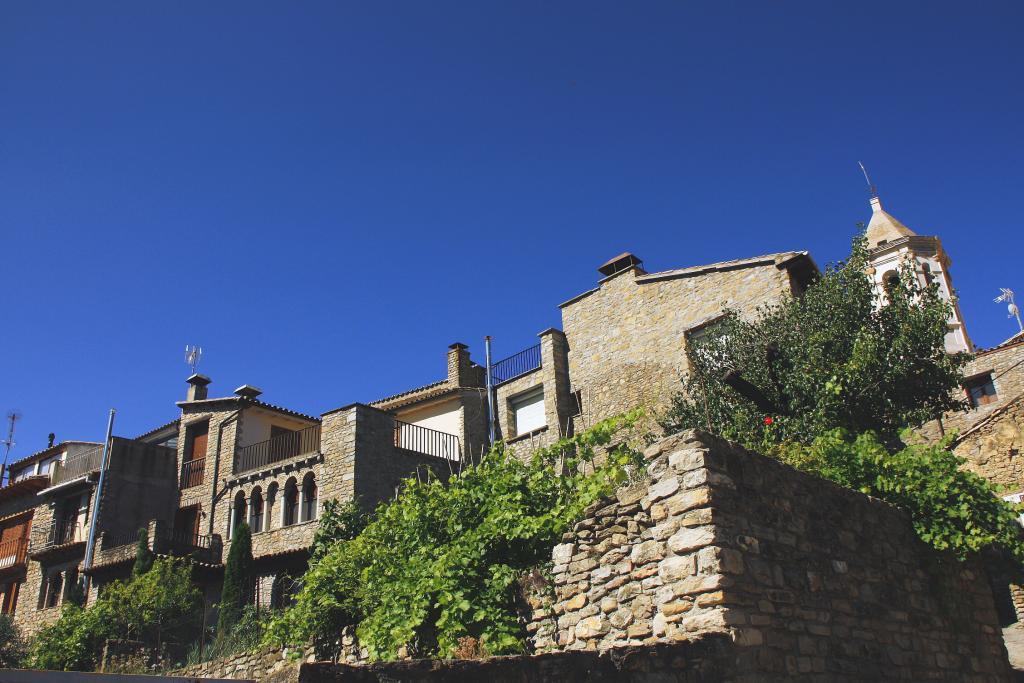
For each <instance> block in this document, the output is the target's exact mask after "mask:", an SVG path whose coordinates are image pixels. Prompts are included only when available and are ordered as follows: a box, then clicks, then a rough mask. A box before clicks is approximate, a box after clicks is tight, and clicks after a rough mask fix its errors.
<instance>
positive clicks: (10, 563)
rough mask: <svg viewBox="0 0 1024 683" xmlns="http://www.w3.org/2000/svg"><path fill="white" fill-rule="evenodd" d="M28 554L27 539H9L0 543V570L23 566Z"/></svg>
mask: <svg viewBox="0 0 1024 683" xmlns="http://www.w3.org/2000/svg"><path fill="white" fill-rule="evenodd" d="M27 553H28V539H27V538H9V539H7V540H6V541H3V542H2V543H0V569H7V568H8V567H14V566H16V565H20V564H25V555H26V554H27Z"/></svg>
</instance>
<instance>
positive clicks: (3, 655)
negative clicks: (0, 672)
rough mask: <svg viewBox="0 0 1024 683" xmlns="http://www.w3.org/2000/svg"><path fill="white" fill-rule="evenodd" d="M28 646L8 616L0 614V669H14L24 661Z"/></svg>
mask: <svg viewBox="0 0 1024 683" xmlns="http://www.w3.org/2000/svg"><path fill="white" fill-rule="evenodd" d="M27 654H28V646H27V645H26V643H25V639H24V638H23V637H22V635H21V631H19V630H18V627H17V626H15V625H14V619H12V618H11V615H10V614H0V669H16V668H18V667H20V666H21V665H22V663H23V662H24V661H25V657H26V655H27Z"/></svg>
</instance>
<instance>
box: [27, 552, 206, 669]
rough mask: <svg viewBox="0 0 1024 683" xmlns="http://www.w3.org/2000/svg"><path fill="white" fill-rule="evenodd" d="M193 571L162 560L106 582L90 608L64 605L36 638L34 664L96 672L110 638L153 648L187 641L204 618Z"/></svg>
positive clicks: (33, 665) (34, 642)
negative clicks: (135, 573)
mask: <svg viewBox="0 0 1024 683" xmlns="http://www.w3.org/2000/svg"><path fill="white" fill-rule="evenodd" d="M191 574H192V572H191V569H190V567H189V566H188V565H187V564H186V563H184V562H181V561H176V560H173V559H158V560H156V561H154V563H153V567H152V568H151V569H150V571H148V572H146V573H145V574H142V575H140V576H134V577H132V579H131V580H129V581H115V582H113V583H111V584H109V585H108V586H105V587H104V589H103V590H102V591H101V595H100V597H99V599H98V600H96V602H95V603H93V604H92V605H90V606H89V607H87V608H82V607H79V606H77V605H73V604H65V606H64V607H63V609H62V610H61V614H60V617H59V618H58V619H57V621H55V622H54V623H52V624H50V625H48V626H45V627H43V628H42V629H41V630H40V631H39V632H38V633H37V634H36V636H35V638H34V639H33V641H32V650H31V655H30V658H29V662H30V664H31V666H32V667H33V668H37V669H54V670H65V671H93V670H94V669H95V668H96V666H97V663H98V659H99V656H100V654H101V652H102V650H103V644H104V642H105V641H106V640H107V639H115V640H134V641H139V642H141V643H143V644H144V645H145V646H146V647H148V648H150V649H151V650H152V651H154V652H164V651H165V650H166V649H167V648H168V646H172V645H174V646H182V645H184V644H185V643H187V642H188V640H189V639H190V638H191V635H192V634H193V633H194V632H195V631H196V628H197V626H198V624H197V620H198V619H199V618H200V610H199V607H200V604H201V601H200V595H199V591H198V590H197V589H196V588H195V586H194V585H193V583H192V576H191Z"/></svg>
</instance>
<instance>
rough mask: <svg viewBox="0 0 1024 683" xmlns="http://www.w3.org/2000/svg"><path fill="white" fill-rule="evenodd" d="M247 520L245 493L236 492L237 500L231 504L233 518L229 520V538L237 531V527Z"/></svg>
mask: <svg viewBox="0 0 1024 683" xmlns="http://www.w3.org/2000/svg"><path fill="white" fill-rule="evenodd" d="M244 521H245V494H244V493H242V492H241V491H239V492H238V493H236V494H235V502H234V504H233V505H232V506H231V519H230V520H229V522H228V538H231V537H232V536H233V535H234V533H235V527H237V526H238V525H239V524H241V523H242V522H244Z"/></svg>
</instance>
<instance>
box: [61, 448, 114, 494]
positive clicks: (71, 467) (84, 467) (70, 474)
mask: <svg viewBox="0 0 1024 683" xmlns="http://www.w3.org/2000/svg"><path fill="white" fill-rule="evenodd" d="M102 465H103V448H102V447H100V448H97V449H95V450H91V451H89V452H87V453H82V454H81V455H76V456H75V457H73V458H69V459H68V460H65V461H64V462H57V463H54V465H53V472H52V473H51V474H50V485H51V486H56V485H57V484H63V483H64V482H66V481H71V480H72V479H77V478H78V477H81V476H84V475H86V474H89V473H90V472H99V470H100V467H101V466H102Z"/></svg>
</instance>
